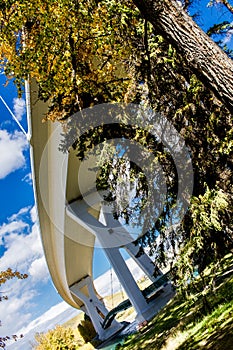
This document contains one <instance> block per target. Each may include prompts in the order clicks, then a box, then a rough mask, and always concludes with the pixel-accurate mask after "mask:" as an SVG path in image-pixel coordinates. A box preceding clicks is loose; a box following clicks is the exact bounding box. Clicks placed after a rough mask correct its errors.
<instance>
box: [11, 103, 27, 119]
mask: <svg viewBox="0 0 233 350" xmlns="http://www.w3.org/2000/svg"><path fill="white" fill-rule="evenodd" d="M13 110H14V114H15V116H16V118H17V119H18V120H19V121H20V120H22V117H23V115H24V114H25V112H26V102H25V100H24V99H23V98H18V97H15V98H14V99H13Z"/></svg>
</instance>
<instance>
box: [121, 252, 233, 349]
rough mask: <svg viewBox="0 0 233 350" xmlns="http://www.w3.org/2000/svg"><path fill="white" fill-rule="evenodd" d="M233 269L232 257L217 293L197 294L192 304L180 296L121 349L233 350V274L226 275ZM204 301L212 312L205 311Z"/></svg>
mask: <svg viewBox="0 0 233 350" xmlns="http://www.w3.org/2000/svg"><path fill="white" fill-rule="evenodd" d="M232 269H233V255H232V254H228V255H227V256H226V257H225V258H224V259H223V260H222V262H221V265H220V266H219V268H218V271H217V273H216V276H217V280H216V285H215V288H214V291H211V290H210V289H207V290H205V291H203V292H200V293H196V294H195V293H193V294H192V295H191V296H190V298H189V299H188V300H187V299H186V300H185V299H183V298H182V296H181V295H177V296H176V297H175V298H174V299H173V300H172V301H170V303H169V304H167V306H166V307H165V308H164V309H162V310H161V311H160V312H159V313H158V314H157V315H156V316H155V317H154V319H153V320H152V321H151V322H149V324H148V326H147V327H146V328H144V329H143V331H141V332H137V333H135V334H134V335H131V336H130V337H128V338H127V339H126V340H125V342H124V344H123V345H121V346H119V349H124V350H137V349H151V350H152V349H153V350H157V349H158V350H198V349H205V350H230V349H233V277H232V274H233V271H231V272H228V273H226V271H229V270H232ZM224 273H225V275H224ZM207 274H210V270H209V271H207ZM222 275H223V276H222ZM204 297H206V298H207V300H208V305H209V310H208V312H207V311H206V309H205V308H204V307H203V298H204Z"/></svg>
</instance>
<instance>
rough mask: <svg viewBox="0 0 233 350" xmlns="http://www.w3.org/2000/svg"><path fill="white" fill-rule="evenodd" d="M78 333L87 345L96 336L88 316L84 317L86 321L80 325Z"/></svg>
mask: <svg viewBox="0 0 233 350" xmlns="http://www.w3.org/2000/svg"><path fill="white" fill-rule="evenodd" d="M78 331H79V333H80V335H81V336H82V338H83V340H84V342H85V343H88V342H90V341H91V340H93V338H94V337H95V336H96V331H95V328H94V326H93V324H92V322H91V319H90V317H88V316H87V315H86V314H85V316H84V320H82V321H81V322H80V324H79V325H78Z"/></svg>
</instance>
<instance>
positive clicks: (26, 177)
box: [22, 173, 32, 185]
mask: <svg viewBox="0 0 233 350" xmlns="http://www.w3.org/2000/svg"><path fill="white" fill-rule="evenodd" d="M22 181H23V182H26V183H28V184H29V185H32V173H28V174H27V175H25V176H24V177H23V178H22Z"/></svg>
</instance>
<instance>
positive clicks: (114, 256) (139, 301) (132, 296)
mask: <svg viewBox="0 0 233 350" xmlns="http://www.w3.org/2000/svg"><path fill="white" fill-rule="evenodd" d="M104 251H105V253H106V255H107V257H108V260H109V261H110V263H111V265H112V267H113V269H114V271H115V273H116V275H117V277H118V279H119V281H120V283H121V285H122V287H123V288H124V290H125V292H126V294H127V295H128V298H129V300H130V301H131V304H132V305H133V306H134V308H135V310H136V312H137V321H138V322H139V323H142V322H144V321H146V320H147V318H146V313H147V312H148V308H149V306H148V304H147V302H146V299H145V298H144V296H143V294H142V292H141V290H140V288H139V287H138V285H137V283H136V282H135V280H134V277H133V275H132V274H131V272H130V270H129V268H128V266H127V264H126V262H125V260H124V259H123V257H122V255H121V253H120V252H119V249H118V248H104Z"/></svg>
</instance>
